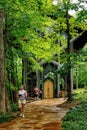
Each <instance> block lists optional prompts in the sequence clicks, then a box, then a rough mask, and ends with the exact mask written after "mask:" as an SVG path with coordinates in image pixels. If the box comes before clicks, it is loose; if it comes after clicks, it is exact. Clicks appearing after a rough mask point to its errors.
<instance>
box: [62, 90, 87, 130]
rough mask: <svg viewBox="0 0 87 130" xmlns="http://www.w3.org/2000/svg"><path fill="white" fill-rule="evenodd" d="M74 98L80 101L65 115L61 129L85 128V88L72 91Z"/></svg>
mask: <svg viewBox="0 0 87 130" xmlns="http://www.w3.org/2000/svg"><path fill="white" fill-rule="evenodd" d="M74 99H75V100H79V101H80V106H77V107H73V108H72V109H70V110H69V112H68V113H67V114H66V115H65V117H64V118H63V122H62V130H87V90H86V89H78V90H76V91H74Z"/></svg>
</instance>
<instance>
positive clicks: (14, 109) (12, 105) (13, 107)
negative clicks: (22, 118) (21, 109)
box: [11, 103, 18, 112]
mask: <svg viewBox="0 0 87 130" xmlns="http://www.w3.org/2000/svg"><path fill="white" fill-rule="evenodd" d="M11 110H12V112H16V111H18V105H17V104H16V103H12V104H11Z"/></svg>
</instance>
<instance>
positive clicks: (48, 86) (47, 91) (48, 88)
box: [44, 80, 54, 99]
mask: <svg viewBox="0 0 87 130" xmlns="http://www.w3.org/2000/svg"><path fill="white" fill-rule="evenodd" d="M53 90H54V89H53V82H52V81H51V80H46V81H45V82H44V98H47V99H50V98H53V95H54V94H53V93H54V91H53Z"/></svg>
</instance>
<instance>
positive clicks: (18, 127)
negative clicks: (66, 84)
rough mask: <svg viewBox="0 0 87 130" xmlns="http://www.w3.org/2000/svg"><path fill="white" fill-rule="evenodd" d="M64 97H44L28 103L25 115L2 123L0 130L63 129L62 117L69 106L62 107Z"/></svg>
mask: <svg viewBox="0 0 87 130" xmlns="http://www.w3.org/2000/svg"><path fill="white" fill-rule="evenodd" d="M65 101H66V100H65V99H63V98H59V99H58V98H57V99H43V100H38V101H33V102H31V103H27V104H26V107H25V117H24V118H23V117H19V115H18V117H17V118H15V119H13V120H11V121H9V122H7V123H3V124H1V125H0V130H7V129H8V130H62V128H61V119H62V118H63V117H64V116H65V114H66V112H67V111H68V108H65V107H61V106H62V105H61V104H63V103H64V102H65Z"/></svg>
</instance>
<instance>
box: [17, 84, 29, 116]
mask: <svg viewBox="0 0 87 130" xmlns="http://www.w3.org/2000/svg"><path fill="white" fill-rule="evenodd" d="M26 97H27V91H26V90H24V85H22V86H21V87H20V90H19V91H18V106H19V110H20V116H22V117H24V107H25V104H26Z"/></svg>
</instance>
